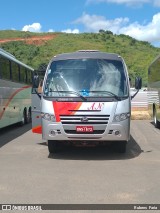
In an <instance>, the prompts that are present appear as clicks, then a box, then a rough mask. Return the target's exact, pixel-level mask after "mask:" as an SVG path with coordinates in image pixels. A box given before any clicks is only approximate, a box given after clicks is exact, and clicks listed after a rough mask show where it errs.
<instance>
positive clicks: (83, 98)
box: [50, 89, 87, 101]
mask: <svg viewBox="0 0 160 213" xmlns="http://www.w3.org/2000/svg"><path fill="white" fill-rule="evenodd" d="M50 92H58V93H69V94H74V95H77V96H78V97H80V98H81V99H82V100H83V101H87V98H85V97H84V96H83V95H81V94H79V93H78V92H76V91H70V90H67V91H63V90H60V91H59V90H56V91H55V90H54V91H52V90H51V89H50Z"/></svg>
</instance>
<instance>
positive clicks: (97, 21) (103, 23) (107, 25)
mask: <svg viewBox="0 0 160 213" xmlns="http://www.w3.org/2000/svg"><path fill="white" fill-rule="evenodd" d="M128 22H129V19H128V18H116V19H113V20H107V19H106V18H105V17H104V16H97V15H89V14H86V13H83V15H82V16H81V17H80V18H78V19H77V20H75V21H74V23H76V24H83V25H84V26H85V28H86V30H87V31H90V32H98V31H99V30H100V29H104V30H110V31H112V32H114V33H118V31H119V28H120V27H121V26H125V25H126V24H127V23H128Z"/></svg>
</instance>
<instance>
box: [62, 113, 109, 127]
mask: <svg viewBox="0 0 160 213" xmlns="http://www.w3.org/2000/svg"><path fill="white" fill-rule="evenodd" d="M60 119H61V123H62V124H80V125H81V124H87V125H90V124H91V125H92V124H108V121H109V115H60Z"/></svg>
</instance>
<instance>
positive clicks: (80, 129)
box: [76, 126, 93, 132]
mask: <svg viewBox="0 0 160 213" xmlns="http://www.w3.org/2000/svg"><path fill="white" fill-rule="evenodd" d="M76 131H77V132H93V126H76Z"/></svg>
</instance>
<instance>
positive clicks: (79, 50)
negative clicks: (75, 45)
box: [77, 50, 99, 52]
mask: <svg viewBox="0 0 160 213" xmlns="http://www.w3.org/2000/svg"><path fill="white" fill-rule="evenodd" d="M77 52H99V50H78V51H77Z"/></svg>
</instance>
